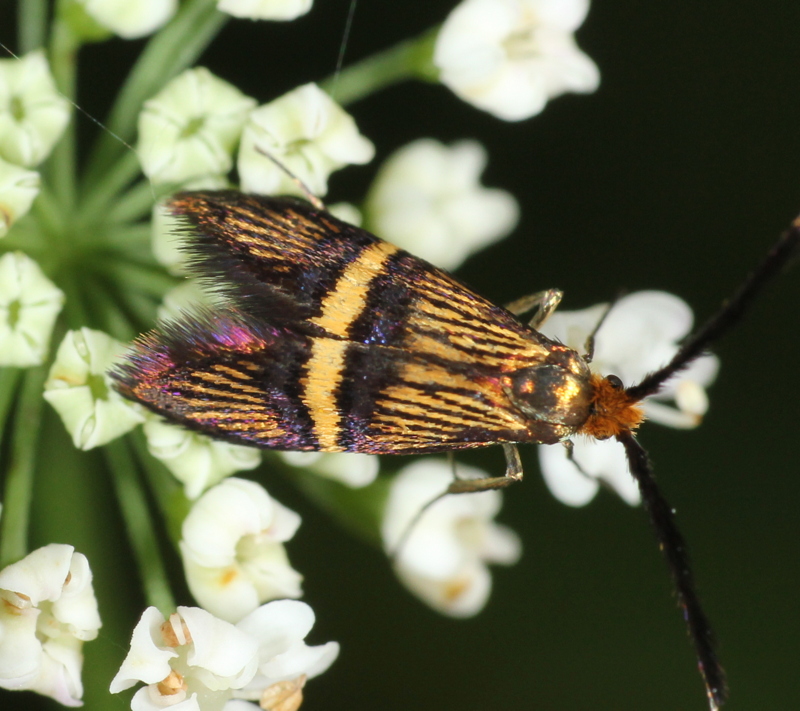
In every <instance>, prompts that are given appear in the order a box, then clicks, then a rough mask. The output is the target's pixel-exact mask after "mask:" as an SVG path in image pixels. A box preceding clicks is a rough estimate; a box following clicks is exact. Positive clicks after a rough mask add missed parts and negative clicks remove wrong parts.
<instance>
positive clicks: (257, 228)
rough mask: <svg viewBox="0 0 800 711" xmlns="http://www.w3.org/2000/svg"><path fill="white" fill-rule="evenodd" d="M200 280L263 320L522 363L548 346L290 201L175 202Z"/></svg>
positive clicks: (465, 294)
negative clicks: (189, 235) (189, 236)
mask: <svg viewBox="0 0 800 711" xmlns="http://www.w3.org/2000/svg"><path fill="white" fill-rule="evenodd" d="M169 208H170V209H171V211H172V212H173V213H174V214H176V215H178V216H180V217H182V218H183V219H184V220H185V230H186V231H187V232H188V233H189V234H191V239H188V240H187V241H186V243H185V245H184V249H185V250H186V251H187V252H188V253H189V255H190V259H191V264H192V267H193V270H194V272H195V273H197V274H198V275H200V276H201V277H203V279H204V281H205V282H206V283H207V284H208V285H210V287H211V288H213V289H215V290H219V291H221V292H222V293H223V294H224V295H226V296H227V297H228V298H229V299H230V301H231V302H232V303H233V305H234V306H235V308H236V309H237V310H240V311H242V312H243V313H245V314H247V315H248V316H249V317H250V318H251V319H252V320H253V321H254V322H266V323H270V324H275V325H285V326H287V327H289V328H292V329H293V330H295V331H298V332H300V333H308V334H310V335H314V336H330V337H333V338H341V339H344V340H349V341H356V342H359V343H365V344H379V345H385V346H392V347H397V348H404V349H407V350H414V351H417V352H427V353H430V354H431V355H433V356H436V357H441V358H445V359H448V360H451V361H457V360H459V359H463V358H469V359H471V360H475V359H488V361H489V362H492V363H497V364H504V365H505V366H508V365H513V362H514V361H522V362H526V363H527V362H530V361H531V359H536V358H537V357H538V358H543V357H546V355H547V352H548V349H549V347H550V346H551V345H552V344H551V343H550V341H548V340H547V339H545V338H544V337H543V336H541V335H540V334H538V333H537V332H535V331H532V330H531V329H529V328H528V327H527V326H525V325H523V324H522V323H520V321H519V320H517V318H516V317H514V316H513V315H512V314H511V313H509V312H508V311H506V310H505V309H504V308H502V307H500V306H496V305H494V304H492V303H491V302H490V301H488V300H486V299H485V298H483V297H482V296H479V295H478V294H476V293H475V292H473V291H472V290H470V289H469V287H467V286H465V285H464V284H463V283H461V282H460V281H458V280H457V279H456V278H455V277H453V276H452V275H450V274H448V273H446V272H444V271H442V270H441V269H438V268H437V267H435V266H433V265H431V264H429V263H428V262H426V261H425V260H423V259H420V258H418V257H415V256H413V255H411V254H409V253H408V252H405V251H404V250H402V249H400V248H398V247H395V246H394V245H392V244H389V243H388V242H384V241H383V240H381V239H379V238H377V237H375V236H374V235H372V234H370V233H369V232H367V231H366V230H362V229H360V228H358V227H354V226H353V225H350V224H348V223H346V222H343V221H342V220H339V219H337V218H335V217H334V216H333V215H331V214H329V213H327V212H325V211H323V210H318V209H315V208H313V207H312V206H311V205H309V204H307V203H305V202H302V201H299V200H295V199H293V198H281V197H277V198H275V197H269V196H262V195H247V194H244V193H240V192H237V191H232V190H228V191H206V192H185V193H178V194H177V195H175V196H174V197H173V198H172V199H171V201H170V203H169Z"/></svg>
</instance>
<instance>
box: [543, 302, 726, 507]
mask: <svg viewBox="0 0 800 711" xmlns="http://www.w3.org/2000/svg"><path fill="white" fill-rule="evenodd" d="M607 308H608V304H598V305H597V306H593V307H591V308H588V309H584V310H582V311H572V312H568V311H557V312H556V313H554V314H553V315H552V316H550V318H549V319H548V320H547V321H546V322H545V324H544V325H543V326H542V328H541V329H540V331H541V332H542V333H543V334H544V335H546V336H547V337H548V338H555V339H557V340H559V341H561V342H562V343H564V344H566V345H567V346H569V347H570V348H573V349H575V350H577V351H578V352H579V353H582V352H584V349H585V343H586V338H587V337H588V336H589V334H590V333H591V332H592V330H593V329H594V327H595V326H596V325H597V323H598V321H599V320H600V319H601V318H602V316H603V314H604V313H605V312H606V309H607ZM693 321H694V318H693V316H692V310H691V309H690V308H689V306H688V305H687V304H686V302H684V301H683V300H682V299H680V298H678V297H677V296H673V295H672V294H668V293H666V292H663V291H639V292H635V293H633V294H629V295H627V296H624V297H622V298H621V299H620V300H619V301H617V302H616V303H615V304H614V305H613V307H612V308H611V311H610V312H609V313H608V316H607V317H606V320H605V321H604V322H603V325H602V326H601V328H600V331H599V332H598V333H597V337H596V340H595V350H594V358H593V360H592V363H591V364H590V367H591V369H592V370H593V371H594V372H596V373H600V374H602V375H609V374H613V375H616V376H618V377H619V378H620V379H621V380H622V382H623V384H624V385H625V386H626V387H629V386H631V385H635V384H636V383H638V382H639V381H640V380H642V378H644V376H645V375H647V373H651V372H653V371H655V370H658V369H659V368H661V367H662V366H664V365H666V364H667V363H668V362H669V361H670V359H671V358H672V357H673V356H674V355H675V353H677V351H678V343H679V342H680V340H681V339H682V338H683V337H684V336H686V335H687V334H688V333H689V332H690V331H691V329H692V324H693ZM718 369H719V359H718V358H717V357H716V356H713V355H705V356H702V357H700V358H698V359H697V360H696V361H694V362H693V363H692V364H691V365H690V366H689V367H688V368H686V369H685V370H683V371H681V372H679V373H678V374H677V375H675V376H674V377H673V378H672V379H671V380H669V381H667V383H666V384H665V385H664V387H663V388H662V391H661V392H659V393H658V394H657V395H654V396H653V397H650V398H647V399H646V400H645V401H644V402H643V403H642V407H643V408H644V412H645V415H646V416H647V417H648V418H649V419H651V420H653V421H654V422H659V423H661V424H664V425H668V426H670V427H680V428H690V427H696V426H697V425H699V424H700V422H701V420H702V417H703V415H704V414H705V411H706V409H707V407H708V399H707V397H706V393H705V388H706V386H708V385H710V384H711V383H712V382H713V380H714V378H715V377H716V375H717V370H718ZM670 402H672V403H674V405H673V404H668V403H670ZM574 459H575V461H576V462H577V464H578V465H579V467H580V468H579V467H578V466H576V465H575V464H574V463H572V462H570V461H569V459H568V458H567V454H566V451H565V449H564V447H562V446H557V445H541V446H540V447H539V461H540V464H541V467H542V473H543V475H544V478H545V481H546V482H547V485H548V486H549V487H550V490H551V491H552V493H553V495H554V496H556V498H558V499H559V500H560V501H562V502H563V503H565V504H568V505H570V506H583V505H584V504H587V503H588V502H589V501H591V500H592V499H593V498H594V496H595V494H596V493H597V490H598V488H599V486H600V483H601V482H605V483H606V484H608V485H610V486H611V488H613V489H614V490H615V491H616V492H617V493H618V494H619V495H620V496H621V497H622V498H623V499H624V500H625V501H627V502H628V503H629V504H637V503H639V500H640V497H639V489H638V487H637V485H636V482H635V481H634V480H633V477H632V476H631V475H630V472H629V471H628V463H627V460H626V458H625V453H624V450H623V448H622V445H620V444H619V443H618V442H616V441H613V440H608V441H604V442H595V441H589V440H586V439H583V438H577V439H576V440H575V443H574Z"/></svg>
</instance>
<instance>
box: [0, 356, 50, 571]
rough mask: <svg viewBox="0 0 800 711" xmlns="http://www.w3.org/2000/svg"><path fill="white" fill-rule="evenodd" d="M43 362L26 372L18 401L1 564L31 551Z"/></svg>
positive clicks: (0, 522)
mask: <svg viewBox="0 0 800 711" xmlns="http://www.w3.org/2000/svg"><path fill="white" fill-rule="evenodd" d="M46 376H47V369H46V368H45V367H44V366H37V367H36V368H31V369H30V370H28V371H27V372H26V373H25V375H24V380H23V383H22V390H21V392H20V396H19V399H18V402H17V412H16V417H15V419H14V431H13V433H12V435H11V453H10V454H11V456H10V463H9V466H8V474H7V476H6V485H5V491H4V494H3V517H2V519H0V532H2V533H1V534H0V568H3V567H5V566H6V565H8V564H9V563H13V562H14V561H16V560H19V559H20V558H23V557H24V556H25V555H27V553H28V524H29V522H30V512H31V498H32V493H33V472H34V466H35V463H36V445H37V443H38V442H39V432H40V431H41V420H42V406H43V405H44V398H43V397H42V392H43V390H44V381H45V377H46Z"/></svg>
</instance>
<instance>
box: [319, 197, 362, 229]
mask: <svg viewBox="0 0 800 711" xmlns="http://www.w3.org/2000/svg"><path fill="white" fill-rule="evenodd" d="M326 207H327V209H328V212H330V213H331V215H333V216H334V217H338V218H339V219H340V220H343V221H344V222H349V223H350V224H351V225H354V226H355V227H361V222H362V216H361V210H359V209H358V208H357V207H356V206H355V205H353V204H352V203H349V202H337V203H334V204H333V205H326Z"/></svg>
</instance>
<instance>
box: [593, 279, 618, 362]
mask: <svg viewBox="0 0 800 711" xmlns="http://www.w3.org/2000/svg"><path fill="white" fill-rule="evenodd" d="M622 296H623V292H621V291H620V292H618V293H617V295H616V296H615V297H614V299H613V301H612V302H611V303H610V304H609V305H608V306H606V310H605V311H603V315H602V316H601V317H600V320H599V321H598V322H597V323H596V324H595V325H594V328H593V329H592V332H591V333H590V334H589V335H588V336H587V337H586V343H585V344H584V346H583V348H584V350H585V351H586V352H585V353H584V355H583V359H584V360H585V361H586V362H587V363H591V362H592V358H594V341H595V338H597V332H598V331H599V330H600V327H601V326H602V325H603V324H604V323H605V320H606V319H607V318H608V314H610V313H611V309H613V308H614V306H616V304H617V301H619V300H620V298H621V297H622Z"/></svg>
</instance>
